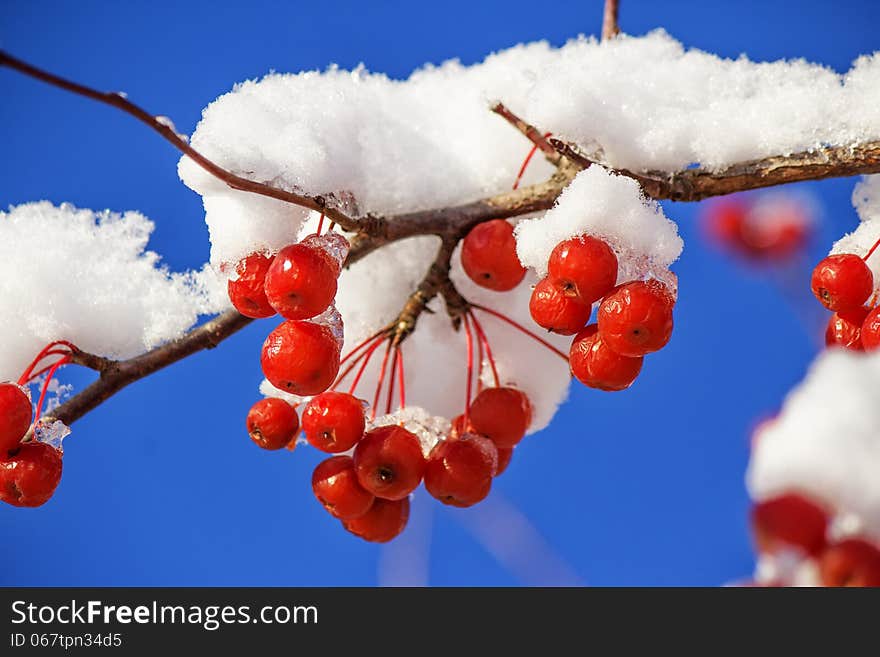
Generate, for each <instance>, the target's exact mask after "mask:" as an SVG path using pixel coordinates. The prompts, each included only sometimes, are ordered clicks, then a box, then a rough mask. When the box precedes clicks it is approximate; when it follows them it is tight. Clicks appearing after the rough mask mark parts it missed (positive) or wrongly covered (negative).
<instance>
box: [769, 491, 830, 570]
mask: <svg viewBox="0 0 880 657" xmlns="http://www.w3.org/2000/svg"><path fill="white" fill-rule="evenodd" d="M827 526H828V517H827V515H826V514H825V511H824V510H823V509H822V508H820V507H819V506H817V505H816V504H814V503H813V502H811V501H810V500H808V499H806V498H804V497H802V496H801V495H798V494H795V493H789V494H787V495H780V496H779V497H774V498H771V499H769V500H764V501H763V502H759V503H757V504H755V506H754V507H752V530H753V532H754V535H755V542H756V543H757V546H758V550H759V551H760V552H767V553H772V552H776V551H777V550H779V549H782V548H785V547H796V548H800V549H801V550H803V551H804V552H805V553H806V554H808V555H811V556H816V555H818V554H820V553H821V552H822V550H823V549H824V548H825V530H826V528H827Z"/></svg>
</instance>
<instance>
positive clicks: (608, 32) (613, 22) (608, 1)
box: [602, 0, 620, 41]
mask: <svg viewBox="0 0 880 657" xmlns="http://www.w3.org/2000/svg"><path fill="white" fill-rule="evenodd" d="M619 12H620V0H605V11H604V13H603V14H602V41H606V40H608V39H611V38H614V37H616V36H617V35H618V34H620V26H619V25H618V24H617V16H618V14H619Z"/></svg>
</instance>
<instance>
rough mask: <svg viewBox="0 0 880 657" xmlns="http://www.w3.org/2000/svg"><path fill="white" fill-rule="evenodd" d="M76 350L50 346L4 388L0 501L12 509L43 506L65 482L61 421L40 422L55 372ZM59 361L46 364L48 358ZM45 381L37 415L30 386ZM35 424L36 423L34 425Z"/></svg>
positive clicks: (0, 394)
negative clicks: (62, 473)
mask: <svg viewBox="0 0 880 657" xmlns="http://www.w3.org/2000/svg"><path fill="white" fill-rule="evenodd" d="M77 351H78V350H77V348H76V346H75V345H73V344H71V343H70V342H67V341H66V340H56V341H54V342H50V343H49V344H48V345H46V346H45V347H44V348H43V349H42V350H41V351H40V352H39V353H38V354H37V355H36V357H35V358H34V359H33V360H32V361H31V363H30V365H28V367H27V368H25V370H24V372H23V373H22V375H21V377H19V379H18V383H12V382H3V383H0V501H3V502H6V503H7V504H11V505H13V506H26V507H34V506H42V505H43V504H45V503H46V502H47V501H49V499H50V498H51V497H52V495H54V493H55V489H56V488H58V484H59V482H60V481H61V469H62V458H63V452H62V450H61V439H63V438H64V436H66V435H67V433H68V429H67V427H66V426H64V425H63V424H62V423H61V422H58V421H54V422H52V423H46V422H44V421H43V420H42V419H41V416H42V412H43V404H44V403H45V401H46V397H47V393H48V392H49V386H50V384H51V383H52V380H53V377H54V376H55V373H56V372H57V371H58V370H59V369H60V368H61V367H64V366H65V365H67V364H68V363H70V362H71V360H72V357H73V354H74V353H75V352H77ZM55 357H57V360H55V361H54V362H53V363H51V364H49V365H46V364H45V363H46V360H47V359H53V358H55ZM40 377H44V378H43V380H42V385H41V388H40V397H39V400H38V401H37V404H36V411H34V406H33V404H32V403H31V397H30V394H29V392H28V388H27V386H28V385H29V384H31V383H37V382H38V381H39V380H40ZM32 419H33V423H31V420H32Z"/></svg>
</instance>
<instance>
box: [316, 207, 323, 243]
mask: <svg viewBox="0 0 880 657" xmlns="http://www.w3.org/2000/svg"><path fill="white" fill-rule="evenodd" d="M323 227H324V213H323V212H322V213H321V218H320V219H318V228H317V229H316V230H315V235H316V236H318V237H320V235H321V228H323Z"/></svg>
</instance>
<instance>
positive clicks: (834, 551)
mask: <svg viewBox="0 0 880 657" xmlns="http://www.w3.org/2000/svg"><path fill="white" fill-rule="evenodd" d="M819 573H820V575H821V577H822V584H824V585H825V586H880V550H878V549H877V548H876V547H875V546H874V545H871V544H870V543H868V542H867V541H864V540H862V539H858V538H849V539H846V540H843V541H841V542H840V543H836V544H835V545H832V546H830V547H829V548H828V549H827V550H825V552H824V553H823V554H822V557H821V558H820V560H819Z"/></svg>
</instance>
